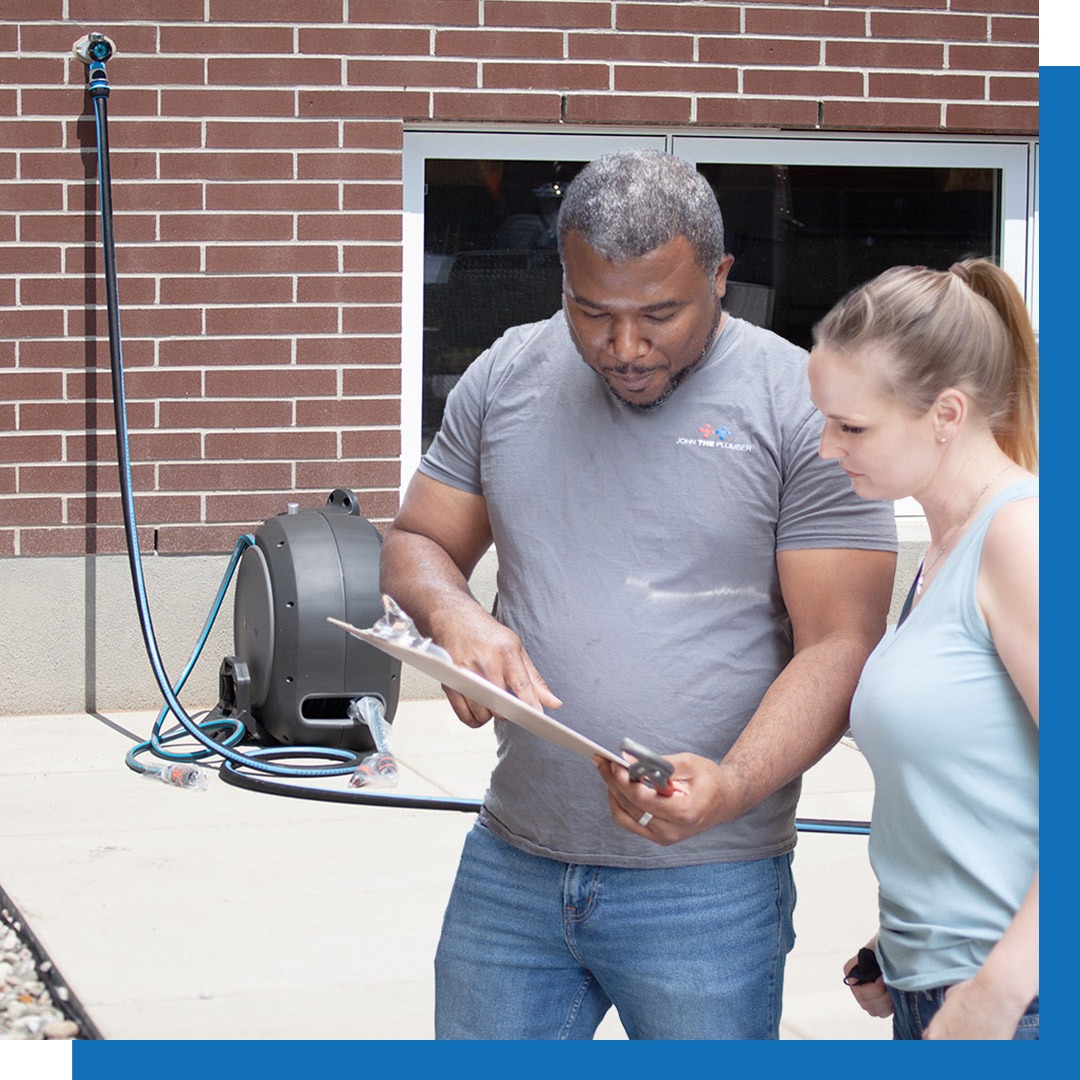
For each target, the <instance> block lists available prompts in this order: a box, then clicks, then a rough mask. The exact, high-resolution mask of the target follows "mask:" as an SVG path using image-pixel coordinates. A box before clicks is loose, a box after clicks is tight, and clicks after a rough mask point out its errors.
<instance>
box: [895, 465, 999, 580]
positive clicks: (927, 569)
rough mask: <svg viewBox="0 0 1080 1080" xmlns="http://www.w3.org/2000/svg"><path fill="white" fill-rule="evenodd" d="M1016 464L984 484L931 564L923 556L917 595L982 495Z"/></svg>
mask: <svg viewBox="0 0 1080 1080" xmlns="http://www.w3.org/2000/svg"><path fill="white" fill-rule="evenodd" d="M1014 464H1015V462H1012V461H1010V462H1009V464H1008V465H1006V466H1005V467H1004V468H1003V469H998V471H997V472H996V473H994V475H993V476H991V477H990V479H989V480H987V481H986V483H985V484H984V485H983V487H982V490H981V491H980V492H979V494H978V495H976V496H975V499H974V500H973V502H972V504H971V506H970V507H969V508H968V512H967V513H966V514H965V515H964V516H963V518H961V519H960V521H959V522H957V523H956V524H955V525H954V526H953V527H952V528H951V529H950V530H949V531H948V532H947V533H946V534H945V539H944V540H943V541H942V543H941V547H940V548H938V553H937V554H936V555H935V556H934V560H933V562H931V563H930V565H929V566H927V565H926V558H925V556H924V557H923V561H922V563H921V564H920V565H919V576H918V578H917V579H916V581H915V595H916V596H922V592H923V587H924V585H925V584H926V579H927V578H928V577H929V576H930V575H931V574H932V573H933V570H934V567H935V566H937V564H938V563H939V562H941V560H942V559H943V558H944V557H945V552H946V551H948V550H949V544H951V543H952V539H953V537H954V536H955V535H956V534H957V533H958V532H959V531H960V530H961V529H962V528H963V527H964V526H965V525H966V524H967V523H968V519H969V518H970V517H971V515H972V514H974V513H975V507H976V506H978V505H979V503H980V502H982V497H983V496H984V495H985V494H986V493H987V492H988V491H989V490H990V485H991V484H993V482H994V481H995V480H996V479H997V478H998V477H999V476H1002V475H1003V474H1004V473H1007V472H1008V471H1009V470H1010V469H1011V468H1012V467H1013V465H1014Z"/></svg>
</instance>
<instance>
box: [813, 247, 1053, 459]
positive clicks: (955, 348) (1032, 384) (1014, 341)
mask: <svg viewBox="0 0 1080 1080" xmlns="http://www.w3.org/2000/svg"><path fill="white" fill-rule="evenodd" d="M814 344H815V345H825V346H828V347H830V348H835V349H837V350H839V351H842V352H846V353H850V352H852V351H853V350H854V349H855V348H857V347H858V348H862V347H865V346H867V345H871V344H876V345H881V346H883V347H884V348H885V349H886V350H887V352H888V361H889V363H888V369H887V376H886V377H887V382H888V388H889V389H890V390H891V391H892V392H893V393H894V394H896V396H897V397H898V398H899V399H900V400H901V401H902V402H904V404H906V405H907V406H908V407H909V408H910V409H911V410H912V412H914V413H915V414H916V415H918V416H921V415H923V414H924V413H925V412H926V411H927V410H928V409H929V408H930V407H931V406H932V405H933V403H934V401H935V400H936V399H937V397H938V395H939V394H940V393H941V392H942V391H943V390H945V389H947V388H949V387H956V388H957V389H959V390H963V391H964V393H966V394H967V395H968V396H969V397H970V398H971V400H972V401H973V402H974V404H975V406H976V407H977V408H978V409H979V410H980V412H982V414H983V415H984V416H985V417H986V419H987V422H988V423H989V425H990V430H991V431H993V433H994V437H995V438H996V439H997V441H998V444H999V445H1000V446H1001V448H1002V450H1004V451H1005V453H1006V454H1008V455H1009V457H1011V458H1012V459H1013V461H1015V462H1017V464H1019V465H1021V466H1022V467H1024V468H1026V469H1029V470H1031V471H1037V469H1038V463H1039V445H1038V410H1039V360H1038V345H1037V344H1036V341H1035V332H1034V330H1033V329H1032V326H1031V320H1030V319H1029V318H1028V313H1027V308H1026V307H1025V306H1024V299H1023V297H1022V296H1021V295H1020V290H1019V289H1017V287H1016V285H1015V284H1014V283H1013V280H1012V278H1010V277H1009V275H1008V274H1006V273H1005V271H1004V270H1002V269H1001V268H1000V267H999V266H997V265H995V264H994V263H993V262H991V261H990V260H989V259H967V260H965V261H963V262H959V263H954V264H953V266H952V267H950V268H949V270H948V271H940V270H928V269H927V268H926V267H925V266H897V267H894V268H893V269H891V270H886V271H885V272H884V273H883V274H880V275H878V277H876V278H874V280H873V281H870V282H868V283H867V284H865V285H862V286H860V287H859V288H857V289H855V290H853V291H852V292H850V293H849V294H848V295H847V296H845V297H844V298H843V299H842V300H841V301H840V302H839V303H838V304H837V305H836V306H835V307H834V308H833V309H832V310H831V311H830V312H829V313H828V314H827V315H826V316H825V317H824V318H823V319H822V320H821V321H820V322H819V323H818V324H817V325H816V326H815V327H814Z"/></svg>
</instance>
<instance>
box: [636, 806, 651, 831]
mask: <svg viewBox="0 0 1080 1080" xmlns="http://www.w3.org/2000/svg"><path fill="white" fill-rule="evenodd" d="M652 818H653V816H652V814H650V813H649V811H648V810H646V811H645V813H644V814H642V815H641V817H639V818H638V822H637V823H638V824H639V825H640V826H641V827H642V828H643V829H647V828H648V827H649V822H650V821H652Z"/></svg>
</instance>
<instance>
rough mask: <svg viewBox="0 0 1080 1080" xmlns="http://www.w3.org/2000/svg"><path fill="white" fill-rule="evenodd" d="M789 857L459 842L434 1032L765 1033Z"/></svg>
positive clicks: (787, 920)
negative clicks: (566, 855) (607, 1029)
mask: <svg viewBox="0 0 1080 1080" xmlns="http://www.w3.org/2000/svg"><path fill="white" fill-rule="evenodd" d="M794 907H795V886H794V883H793V881H792V876H791V855H790V854H785V855H778V856H776V857H775V858H767V859H754V860H751V861H748V862H732V863H710V864H707V865H703V866H685V867H672V868H668V869H657V870H644V869H641V870H639V869H624V868H622V867H611V866H579V865H575V864H568V863H563V862H559V861H557V860H554V859H543V858H538V857H536V856H534V855H528V854H526V853H524V852H522V851H519V850H518V849H517V848H515V847H512V846H511V845H510V844H507V843H506V842H505V841H503V840H502V839H500V838H499V837H498V836H496V835H495V834H494V833H493V832H491V831H490V830H489V829H487V828H486V827H485V826H483V825H481V824H480V823H479V822H477V824H476V825H475V826H474V827H473V828H472V830H471V831H470V833H469V835H468V836H467V837H466V839H465V847H464V850H463V852H462V856H461V863H460V865H459V867H458V873H457V879H456V881H455V882H454V887H453V890H452V892H451V894H450V900H449V903H448V904H447V908H446V914H445V916H444V918H443V929H442V938H441V940H440V942H439V948H438V951H437V953H436V956H435V1037H436V1038H437V1039H591V1038H592V1036H593V1033H594V1032H595V1031H596V1028H597V1025H598V1024H599V1023H600V1021H601V1020H602V1019H603V1017H604V1014H605V1013H606V1012H607V1011H608V1009H609V1008H610V1007H611V1006H612V1005H613V1004H614V1006H615V1008H616V1009H617V1010H618V1012H619V1018H620V1020H621V1021H622V1024H623V1027H624V1029H625V1030H626V1033H627V1035H628V1036H629V1037H630V1038H631V1039H776V1038H778V1037H779V1028H780V1006H781V998H782V994H783V984H784V962H785V959H786V957H787V954H788V952H790V951H791V948H792V946H793V945H794V943H795V932H794V928H793V925H792V913H793V910H794Z"/></svg>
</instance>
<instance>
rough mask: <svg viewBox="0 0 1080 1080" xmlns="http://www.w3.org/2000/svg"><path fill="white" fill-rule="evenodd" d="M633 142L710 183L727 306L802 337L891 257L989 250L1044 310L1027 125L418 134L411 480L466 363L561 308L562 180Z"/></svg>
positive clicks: (410, 258)
mask: <svg viewBox="0 0 1080 1080" xmlns="http://www.w3.org/2000/svg"><path fill="white" fill-rule="evenodd" d="M631 146H638V147H640V146H651V147H655V148H658V149H665V150H669V151H671V152H673V153H676V154H679V155H680V156H682V157H684V158H686V159H687V160H688V161H691V162H692V163H694V164H695V165H696V166H697V168H698V169H699V170H700V171H701V172H702V174H703V175H704V176H705V177H706V178H707V179H708V180H709V183H710V184H711V185H712V187H713V190H714V191H715V192H716V194H717V199H718V201H719V203H720V207H721V210H722V211H723V214H724V221H725V232H726V235H725V239H726V246H727V249H728V251H729V252H731V253H732V254H733V255H734V256H735V263H734V266H733V268H732V271H731V274H730V277H729V286H728V288H729V291H728V295H727V296H726V297H725V308H726V309H727V310H728V311H730V312H731V313H732V314H734V315H738V316H740V317H741V318H746V319H749V320H750V321H752V322H756V323H758V324H759V325H763V326H768V327H770V328H771V329H773V330H775V331H776V332H777V333H779V334H781V335H783V336H784V337H786V338H788V339H789V340H791V341H795V342H796V343H798V344H800V345H803V346H807V345H809V343H810V331H811V328H812V326H813V324H814V323H815V322H816V321H817V319H818V318H820V317H821V316H822V315H823V314H824V313H825V312H826V311H827V310H828V309H829V307H831V306H832V304H833V303H834V302H835V301H836V300H837V299H839V297H840V296H841V295H843V293H844V292H846V291H847V290H848V289H850V288H852V287H854V286H855V285H858V284H860V283H861V282H863V281H866V280H868V279H869V278H871V277H873V276H874V275H875V274H877V273H879V272H880V271H881V270H884V269H886V268H887V267H889V266H893V265H896V264H899V263H914V264H918V265H927V266H934V267H939V268H945V267H948V266H949V265H950V264H951V263H952V262H954V261H956V260H957V259H960V258H964V257H966V256H968V255H984V256H989V257H992V258H995V259H997V260H999V261H1000V262H1001V264H1002V265H1003V266H1004V267H1005V269H1006V270H1008V271H1009V273H1010V274H1012V276H1013V278H1014V279H1015V280H1016V281H1017V282H1018V283H1019V284H1020V286H1021V289H1022V290H1023V291H1024V293H1025V295H1026V296H1027V298H1028V301H1029V305H1030V306H1031V308H1032V311H1033V312H1036V311H1037V307H1036V305H1035V302H1034V296H1035V287H1034V284H1035V283H1034V282H1033V281H1032V280H1031V278H1032V277H1033V274H1034V266H1035V263H1034V259H1033V253H1034V245H1035V235H1034V234H1035V228H1034V196H1033V193H1034V190H1035V182H1034V163H1033V159H1034V149H1035V147H1034V145H1033V143H1032V142H1031V141H1030V140H1025V139H1011V140H1010V139H1006V138H995V139H992V140H991V139H975V138H971V139H961V138H956V137H952V138H948V139H932V138H930V137H922V138H914V137H912V138H903V137H893V138H867V137H855V136H851V137H835V136H830V137H823V136H812V135H802V134H799V135H788V136H782V135H777V134H775V133H773V134H769V135H753V136H751V135H735V134H715V135H699V134H694V135H682V134H673V135H669V136H662V135H644V136H636V135H630V134H627V135H596V134H547V133H538V134H524V133H479V132H408V133H406V136H405V154H404V170H405V172H404V187H405V263H404V268H405V269H404V272H405V297H406V300H405V304H404V311H403V325H404V332H403V338H402V347H403V396H402V420H403V428H402V459H403V460H402V478H403V484H404V483H405V482H407V479H408V477H410V476H411V475H412V472H413V470H414V469H415V467H416V464H417V462H418V461H419V457H420V454H421V453H422V451H423V450H424V449H425V448H426V446H427V445H428V443H429V442H430V439H431V438H432V436H433V435H434V433H435V431H436V430H438V426H439V423H440V421H441V417H442V409H443V404H444V402H445V399H446V395H447V394H448V393H449V391H450V388H451V387H452V386H453V384H454V382H455V381H456V380H457V379H458V378H459V377H460V375H461V373H462V372H463V371H464V370H465V368H466V367H467V366H468V365H469V364H470V363H471V362H472V361H473V360H474V359H475V358H476V356H478V355H479V354H480V352H482V351H483V350H484V349H485V348H487V346H488V345H490V344H491V343H492V342H493V341H494V340H495V339H496V338H497V337H498V336H499V334H501V333H502V331H503V330H505V329H506V328H507V327H509V326H513V325H516V324H518V323H523V322H531V321H535V320H538V319H543V318H547V317H548V316H549V315H551V314H552V313H554V312H555V311H556V310H557V309H558V307H559V306H560V303H561V270H560V267H559V261H558V255H557V253H556V251H555V243H554V233H553V227H554V220H555V217H556V215H557V213H558V205H559V197H560V192H561V191H562V190H563V189H565V186H566V185H567V184H568V183H569V181H570V180H571V179H573V177H574V176H575V175H576V173H577V171H578V170H579V169H580V168H582V166H583V165H584V164H585V163H586V162H587V161H589V160H591V159H592V158H594V157H597V156H599V155H600V154H603V153H606V152H608V151H610V150H615V149H623V148H627V147H631ZM421 282H422V283H423V284H422V288H421ZM421 327H422V332H420V328H421ZM907 501H908V500H905V502H907ZM907 509H908V510H910V508H907ZM901 512H904V509H903V508H902V507H900V506H898V513H901ZM915 512H916V513H917V512H918V510H917V507H916V508H915Z"/></svg>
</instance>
